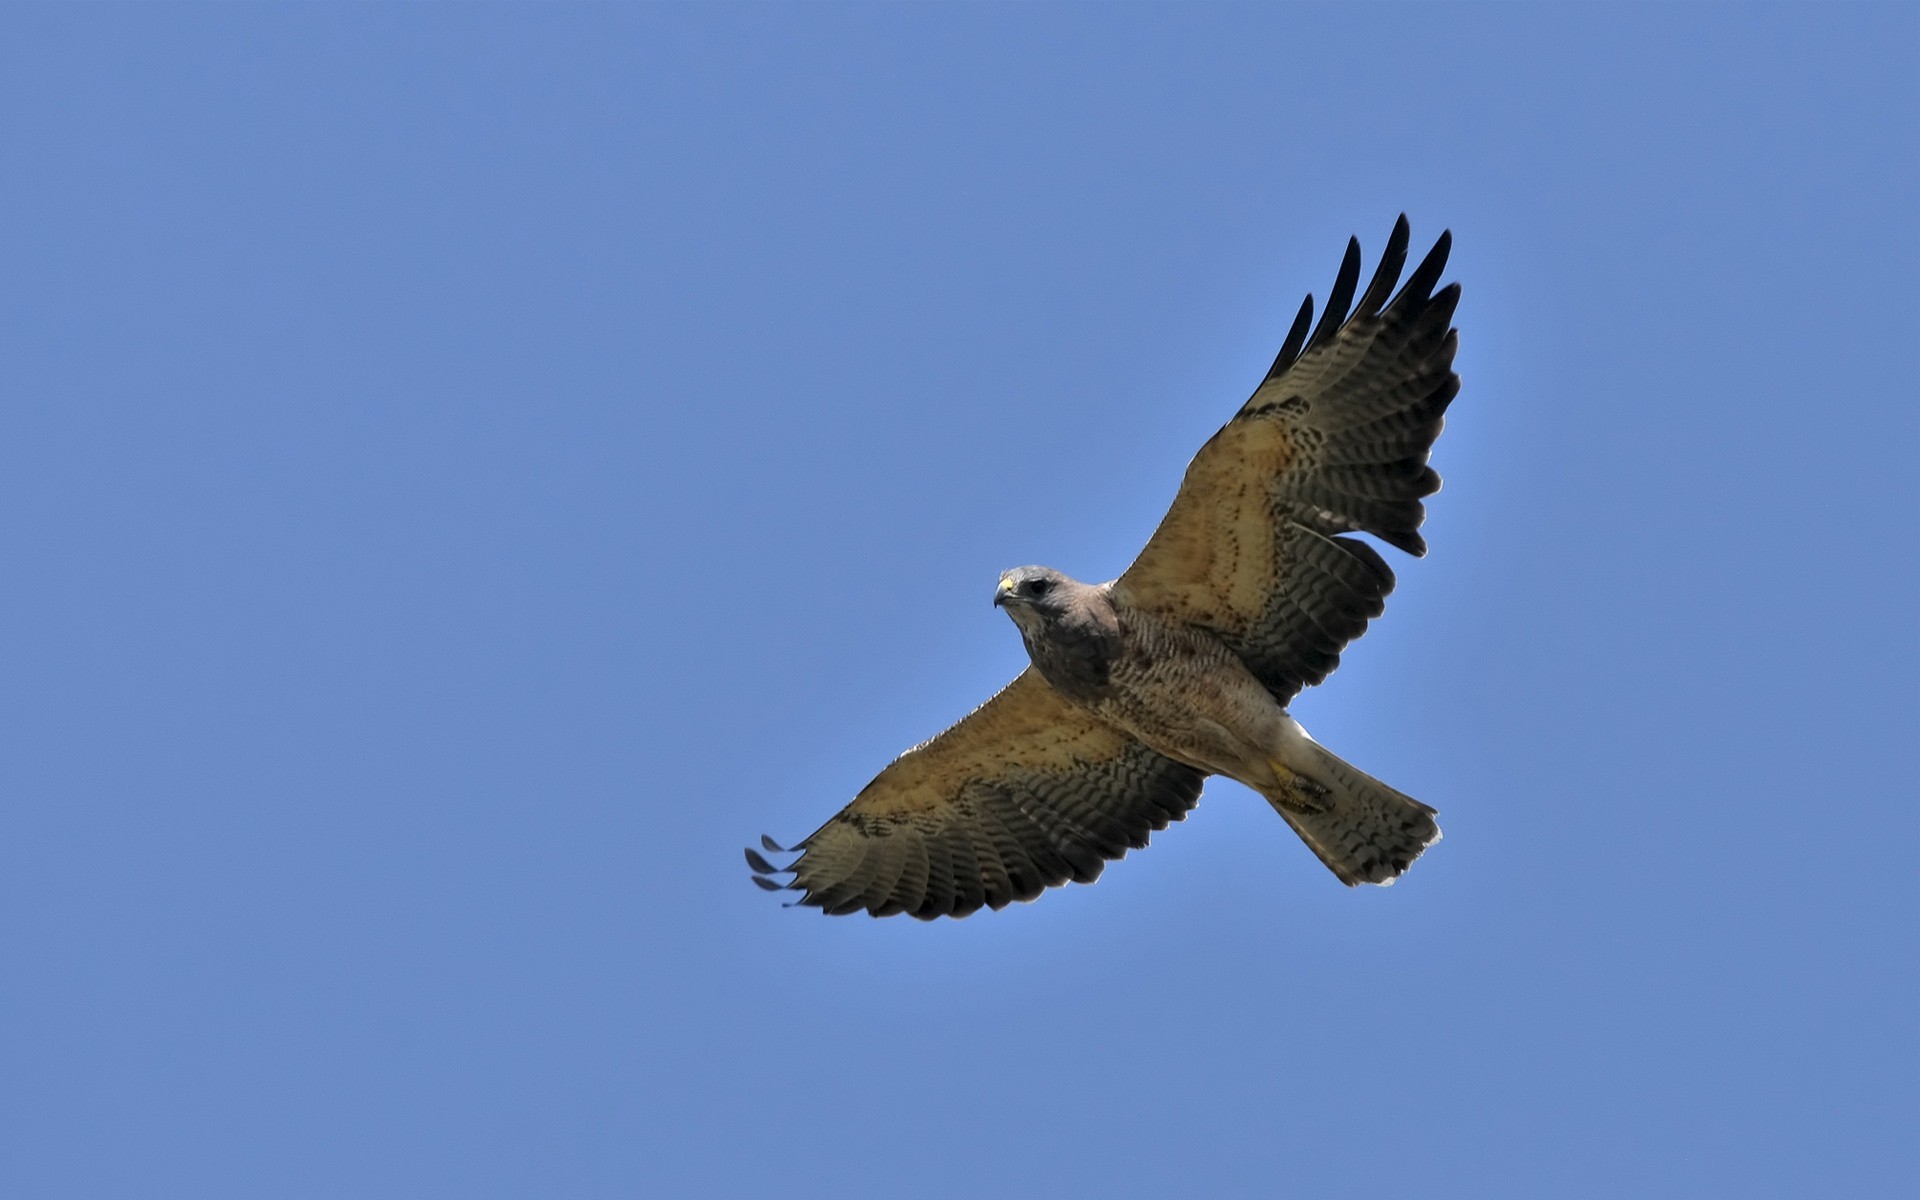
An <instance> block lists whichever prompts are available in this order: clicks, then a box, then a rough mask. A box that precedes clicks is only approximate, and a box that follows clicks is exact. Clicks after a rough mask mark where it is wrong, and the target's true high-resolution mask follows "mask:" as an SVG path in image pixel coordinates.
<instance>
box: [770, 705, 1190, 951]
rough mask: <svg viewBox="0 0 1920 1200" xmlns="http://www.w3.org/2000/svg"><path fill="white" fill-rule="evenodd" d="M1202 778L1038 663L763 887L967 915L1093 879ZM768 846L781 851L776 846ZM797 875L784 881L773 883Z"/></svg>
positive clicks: (880, 907)
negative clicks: (1106, 718)
mask: <svg viewBox="0 0 1920 1200" xmlns="http://www.w3.org/2000/svg"><path fill="white" fill-rule="evenodd" d="M1204 779H1205V776H1204V775H1203V774H1202V773H1201V772H1199V771H1197V770H1195V769H1193V768H1192V767H1189V766H1186V765H1184V764H1182V763H1178V762H1175V761H1174V760H1173V759H1170V758H1167V757H1165V756H1164V755H1161V754H1157V753H1155V752H1154V751H1152V750H1149V749H1147V747H1145V746H1143V745H1141V744H1140V743H1139V742H1136V741H1133V740H1132V739H1131V738H1128V737H1127V736H1126V735H1125V734H1123V733H1120V732H1119V731H1117V730H1115V729H1113V728H1111V727H1109V726H1107V725H1105V724H1102V723H1101V722H1099V721H1097V720H1095V719H1094V718H1093V717H1091V716H1090V715H1088V714H1086V713H1085V712H1083V711H1081V710H1080V709H1078V708H1076V707H1074V706H1073V705H1072V704H1070V703H1068V702H1067V701H1066V700H1064V699H1063V698H1061V696H1060V695H1059V693H1057V692H1055V691H1054V690H1053V688H1052V687H1051V686H1049V685H1048V684H1047V682H1046V681H1045V680H1044V679H1042V678H1040V676H1039V674H1038V673H1037V672H1035V671H1034V670H1033V669H1032V668H1031V667H1029V668H1028V669H1027V670H1026V671H1024V672H1022V673H1021V674H1020V675H1019V677H1017V678H1016V679H1015V680H1014V681H1013V682H1012V683H1010V684H1008V685H1007V686H1006V687H1005V688H1003V689H1001V690H1000V692H999V693H998V694H996V695H995V696H994V697H993V698H992V699H990V700H988V701H987V702H986V703H985V704H983V705H981V706H980V707H979V708H977V709H975V710H974V711H973V713H972V714H970V715H969V716H967V717H966V718H965V719H963V720H961V721H960V722H959V723H958V724H956V725H954V726H953V727H952V728H950V729H948V730H947V731H946V732H945V733H942V734H940V735H939V736H938V737H935V738H934V739H933V740H931V741H929V742H926V743H925V744H923V745H920V746H916V747H915V748H913V749H912V750H909V751H907V752H906V753H905V754H903V755H901V756H900V757H899V758H897V759H895V760H894V761H893V763H892V764H891V765H889V766H888V767H887V768H886V770H884V771H882V772H880V774H879V775H878V776H876V777H875V778H874V780H873V782H872V783H869V784H868V785H867V786H866V787H865V788H863V789H861V791H860V794H859V795H858V796H856V797H855V798H854V800H853V802H852V803H851V804H849V805H847V806H846V807H845V808H844V809H842V810H841V811H840V812H839V813H837V814H835V815H834V817H833V818H832V819H831V820H829V821H828V822H827V823H826V824H825V825H823V826H821V827H820V828H819V829H818V830H816V831H815V832H814V833H813V834H811V835H810V836H808V837H807V838H806V840H804V841H802V842H801V843H799V844H798V845H797V846H795V847H794V849H795V850H797V851H799V852H800V857H799V858H798V859H796V860H794V862H793V863H792V864H791V865H790V866H789V867H787V868H784V869H782V868H776V867H774V866H773V864H772V863H771V862H769V861H768V860H767V859H766V858H765V857H763V856H762V855H760V854H759V853H758V852H757V851H754V850H748V851H747V862H748V865H750V866H751V867H752V868H753V869H754V870H755V872H757V874H756V875H755V876H754V881H755V882H756V883H759V884H760V885H761V886H762V887H765V888H769V889H778V888H790V889H793V890H797V891H799V892H801V893H802V895H801V897H800V899H799V900H798V901H797V903H800V904H807V905H812V906H814V907H817V908H820V909H823V910H824V911H826V912H828V913H830V914H840V913H851V912H857V911H859V910H861V909H865V910H866V911H868V912H869V913H872V914H873V915H874V916H877V917H880V916H889V915H891V914H893V913H900V912H905V913H911V914H912V915H914V916H916V917H920V918H922V919H928V920H930V919H932V918H934V917H939V916H956V917H961V916H966V915H967V914H968V913H971V912H973V911H975V910H976V909H978V908H980V907H982V906H983V905H984V906H986V907H989V908H995V909H998V908H1003V907H1005V906H1006V905H1007V904H1009V903H1011V902H1012V901H1015V900H1031V899H1033V898H1034V897H1036V896H1038V895H1039V894H1040V893H1041V892H1042V891H1044V890H1045V889H1047V888H1049V887H1053V886H1055V885H1058V884H1062V883H1066V882H1068V881H1069V880H1071V881H1074V882H1079V883H1090V882H1092V881H1093V880H1094V879H1095V878H1097V877H1098V876H1099V874H1100V872H1101V870H1102V868H1103V867H1104V866H1105V865H1106V863H1107V861H1108V860H1110V859H1116V858H1120V857H1122V856H1124V855H1125V854H1126V852H1127V851H1128V850H1129V849H1136V848H1139V847H1142V846H1145V845H1146V844H1147V838H1148V836H1149V835H1150V834H1151V833H1152V832H1153V831H1154V830H1158V829H1164V828H1166V826H1167V824H1168V822H1170V821H1177V820H1180V819H1181V818H1182V817H1184V816H1185V815H1186V814H1187V812H1188V811H1189V810H1190V809H1192V807H1193V806H1194V804H1195V803H1196V802H1197V801H1198V799H1199V796H1200V786H1201V783H1202V781H1203V780H1204ZM765 844H766V846H767V848H768V849H770V850H776V851H778V850H779V847H778V846H776V845H775V844H774V843H773V842H772V841H770V840H769V841H766V842H765ZM783 871H791V872H792V873H793V880H792V881H791V882H790V883H785V884H781V883H778V882H776V881H774V880H771V879H768V878H765V876H767V875H772V874H778V873H783Z"/></svg>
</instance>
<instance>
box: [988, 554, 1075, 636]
mask: <svg viewBox="0 0 1920 1200" xmlns="http://www.w3.org/2000/svg"><path fill="white" fill-rule="evenodd" d="M1081 586H1082V585H1081V584H1079V583H1077V582H1075V581H1074V580H1072V579H1070V578H1068V577H1067V576H1065V575H1062V574H1061V573H1060V572H1058V571H1056V570H1054V569H1053V568H1052V567H1015V568H1014V569H1013V570H1011V571H1003V572H1001V574H1000V586H999V587H997V588H995V589H994V591H993V603H994V605H995V606H996V607H999V608H1004V609H1006V610H1007V615H1008V616H1009V617H1012V618H1013V623H1014V624H1015V625H1018V626H1019V627H1020V631H1021V632H1022V633H1037V632H1039V631H1040V630H1041V629H1042V628H1044V627H1045V626H1047V625H1049V624H1051V623H1052V622H1054V621H1057V620H1058V619H1059V618H1060V617H1061V616H1062V615H1064V614H1065V612H1066V611H1067V606H1068V604H1069V603H1070V601H1071V600H1072V598H1073V596H1074V594H1075V593H1076V592H1078V591H1079V590H1080V589H1081Z"/></svg>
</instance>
